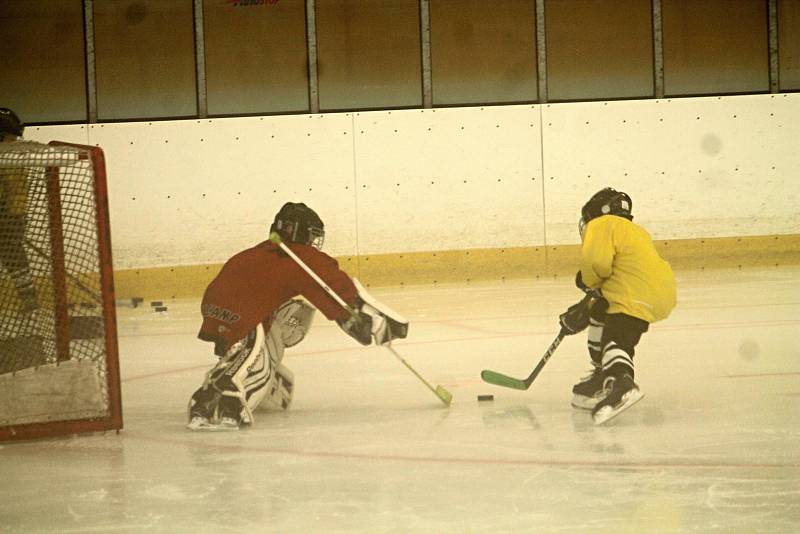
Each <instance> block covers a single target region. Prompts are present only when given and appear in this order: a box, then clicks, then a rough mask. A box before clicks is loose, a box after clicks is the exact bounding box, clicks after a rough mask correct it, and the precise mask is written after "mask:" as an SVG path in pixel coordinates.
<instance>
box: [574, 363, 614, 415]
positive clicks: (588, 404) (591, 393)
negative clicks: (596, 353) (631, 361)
mask: <svg viewBox="0 0 800 534" xmlns="http://www.w3.org/2000/svg"><path fill="white" fill-rule="evenodd" d="M603 378H604V375H603V369H602V367H599V366H596V367H595V368H594V370H593V371H592V374H590V375H587V376H585V377H583V378H582V379H581V381H580V382H578V383H577V384H575V385H574V386H573V387H572V406H573V407H575V408H580V409H582V410H591V409H593V408H594V407H595V406H597V403H598V402H600V401H601V400H603V399H604V398H605V397H606V390H605V388H604V387H603Z"/></svg>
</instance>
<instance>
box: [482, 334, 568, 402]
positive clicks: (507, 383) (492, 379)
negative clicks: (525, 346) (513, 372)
mask: <svg viewBox="0 0 800 534" xmlns="http://www.w3.org/2000/svg"><path fill="white" fill-rule="evenodd" d="M566 335H567V331H566V330H564V329H563V328H562V329H561V331H560V332H559V333H558V335H557V336H556V338H555V339H554V340H553V342H552V343H550V346H549V347H548V348H547V352H545V353H544V356H542V359H541V360H539V364H538V365H537V366H536V369H534V370H533V371H532V372H531V374H530V375H528V378H525V379H520V378H513V377H510V376H508V375H504V374H502V373H498V372H495V371H490V370H488V369H484V370H483V371H481V378H482V379H483V381H484V382H488V383H489V384H494V385H495V386H503V387H506V388H512V389H522V390H526V389H528V388H529V387H531V384H532V383H533V381H534V380H536V377H537V376H539V373H540V372H541V371H542V369H543V368H544V364H546V363H547V360H549V359H550V356H552V355H553V353H554V352H555V351H556V349H557V348H558V346H559V345H560V344H561V340H562V339H564V336H566Z"/></svg>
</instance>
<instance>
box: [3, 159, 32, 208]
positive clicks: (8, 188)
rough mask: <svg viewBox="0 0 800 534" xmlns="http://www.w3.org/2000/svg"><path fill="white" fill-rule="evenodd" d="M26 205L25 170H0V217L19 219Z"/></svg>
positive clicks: (26, 182)
mask: <svg viewBox="0 0 800 534" xmlns="http://www.w3.org/2000/svg"><path fill="white" fill-rule="evenodd" d="M27 203H28V175H27V173H26V172H25V169H0V211H2V213H0V215H11V216H13V217H21V216H23V215H25V209H26V207H27Z"/></svg>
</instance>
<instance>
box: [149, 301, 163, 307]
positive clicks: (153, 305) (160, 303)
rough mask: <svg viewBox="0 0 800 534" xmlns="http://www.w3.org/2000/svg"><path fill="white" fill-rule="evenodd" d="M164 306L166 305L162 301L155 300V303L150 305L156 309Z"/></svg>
mask: <svg viewBox="0 0 800 534" xmlns="http://www.w3.org/2000/svg"><path fill="white" fill-rule="evenodd" d="M163 305H164V303H163V302H162V301H160V300H154V301H152V302H151V303H150V306H152V307H154V308H156V307H158V306H163Z"/></svg>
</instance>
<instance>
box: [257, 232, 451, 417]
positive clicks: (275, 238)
mask: <svg viewBox="0 0 800 534" xmlns="http://www.w3.org/2000/svg"><path fill="white" fill-rule="evenodd" d="M269 240H270V241H272V242H273V243H274V244H276V245H278V246H279V247H280V248H281V250H282V251H284V252H285V253H286V254H287V255H288V256H289V257H290V258H292V260H294V262H295V263H297V265H299V266H300V268H302V269H303V270H304V271H305V272H306V273H308V275H309V276H310V277H311V278H312V279H313V280H314V281H315V282H316V283H318V284H319V285H320V287H322V289H324V290H325V292H326V293H327V294H328V295H330V296H331V298H333V300H335V301H336V302H337V303H338V304H339V305H340V306H341V307H342V308H344V309H345V310H347V313H349V314H350V315H352V316H353V317H357V316H358V312H357V311H356V310H355V309H353V307H352V306H350V305H349V304H347V303H346V302H345V301H344V300H343V299H342V297H340V296H339V295H337V294H336V292H335V291H334V290H333V289H331V288H330V286H328V284H326V283H325V281H324V280H323V279H322V278H320V277H319V276H318V275H317V273H315V272H314V271H313V270H312V269H311V268H310V267H309V266H308V265H306V264H305V262H304V261H303V260H301V259H300V258H299V257H297V254H295V253H294V252H292V249H290V248H289V247H287V246H286V244H285V243H284V242H283V241H282V240H281V236H280V235H279V234H278V233H276V232H273V233H271V234H270V236H269ZM382 346H383V347H385V348H386V350H388V351H389V352H391V353H392V354H393V355H394V356H395V357H396V358H397V359H398V360H400V362H402V364H403V365H405V366H406V367H407V368H408V370H409V371H411V372H412V373H414V376H416V377H417V378H419V380H420V381H421V382H422V383H423V384H425V385H426V386H427V387H428V389H430V390H431V391H432V392H433V394H434V395H436V396H437V397H438V398H439V400H440V401H442V402H443V403H444V404H445V406H450V402H451V401H452V400H453V395H452V394H451V393H450V392H449V391H447V390H446V389H445V388H443V387H442V386H440V385H437V386H436V387H435V388H434V387H433V386H432V385H431V384H430V383H429V382H428V381H427V380H425V379H424V378H423V377H422V375H420V374H419V373H418V372H417V371H416V370H415V369H414V368H413V367H411V365H409V363H408V362H407V361H406V360H405V359H404V358H403V357H402V356H400V355H399V354H398V353H397V351H396V350H394V348H392V344H391V342H389V343H387V344H386V345H382Z"/></svg>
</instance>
